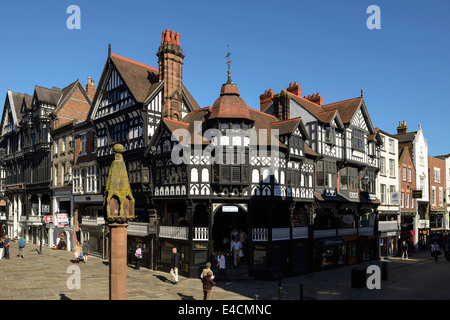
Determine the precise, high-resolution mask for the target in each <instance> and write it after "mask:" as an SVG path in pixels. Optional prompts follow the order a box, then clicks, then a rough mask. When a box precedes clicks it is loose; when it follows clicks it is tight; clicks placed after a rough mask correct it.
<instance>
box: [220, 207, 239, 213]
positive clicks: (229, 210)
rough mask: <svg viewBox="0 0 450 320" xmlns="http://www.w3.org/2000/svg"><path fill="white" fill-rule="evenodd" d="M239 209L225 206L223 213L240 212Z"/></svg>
mask: <svg viewBox="0 0 450 320" xmlns="http://www.w3.org/2000/svg"><path fill="white" fill-rule="evenodd" d="M238 211H239V208H238V207H236V206H223V207H222V212H238Z"/></svg>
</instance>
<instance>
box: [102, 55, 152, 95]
mask: <svg viewBox="0 0 450 320" xmlns="http://www.w3.org/2000/svg"><path fill="white" fill-rule="evenodd" d="M110 57H111V60H112V62H113V63H114V65H115V66H116V68H117V70H118V72H119V73H120V75H121V76H122V78H123V80H124V81H125V83H126V84H127V86H128V88H129V89H130V91H131V93H132V95H133V97H134V98H135V99H136V101H138V102H141V103H143V102H144V101H145V100H146V98H147V97H148V96H149V95H150V93H151V92H152V89H154V88H155V87H156V86H152V85H153V84H155V83H157V82H158V74H159V71H158V69H156V68H153V67H150V66H147V65H145V64H143V63H140V62H137V61H134V60H131V59H128V58H125V57H122V56H119V55H117V54H115V53H111V56H110Z"/></svg>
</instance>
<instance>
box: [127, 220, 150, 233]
mask: <svg viewBox="0 0 450 320" xmlns="http://www.w3.org/2000/svg"><path fill="white" fill-rule="evenodd" d="M127 233H132V234H140V235H147V234H148V223H147V222H131V221H130V222H128V227H127Z"/></svg>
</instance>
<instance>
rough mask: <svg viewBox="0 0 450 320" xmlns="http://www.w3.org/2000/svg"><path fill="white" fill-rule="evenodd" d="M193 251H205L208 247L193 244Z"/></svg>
mask: <svg viewBox="0 0 450 320" xmlns="http://www.w3.org/2000/svg"><path fill="white" fill-rule="evenodd" d="M194 249H199V250H206V249H208V247H207V246H206V245H205V244H201V243H194Z"/></svg>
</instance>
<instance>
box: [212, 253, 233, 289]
mask: <svg viewBox="0 0 450 320" xmlns="http://www.w3.org/2000/svg"><path fill="white" fill-rule="evenodd" d="M217 262H218V263H217V265H216V266H217V267H218V268H219V274H218V275H217V277H216V279H217V278H219V277H220V275H221V274H223V276H224V277H225V280H226V281H227V284H230V283H231V282H230V279H228V276H227V274H226V272H225V270H226V266H225V256H224V255H223V254H222V252H219V254H218V256H217ZM216 281H217V280H216Z"/></svg>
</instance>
